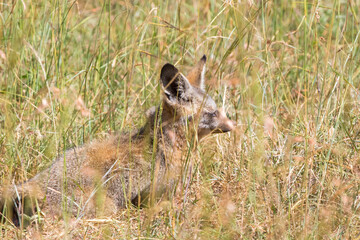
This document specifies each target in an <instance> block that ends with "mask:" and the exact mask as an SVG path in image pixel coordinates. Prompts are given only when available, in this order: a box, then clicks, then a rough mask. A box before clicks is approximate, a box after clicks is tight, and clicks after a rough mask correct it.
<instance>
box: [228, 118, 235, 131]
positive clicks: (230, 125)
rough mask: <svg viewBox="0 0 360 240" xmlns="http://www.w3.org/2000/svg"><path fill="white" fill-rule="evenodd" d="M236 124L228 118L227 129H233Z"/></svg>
mask: <svg viewBox="0 0 360 240" xmlns="http://www.w3.org/2000/svg"><path fill="white" fill-rule="evenodd" d="M235 126H236V122H235V121H233V120H229V129H230V131H231V130H233V129H234V128H235Z"/></svg>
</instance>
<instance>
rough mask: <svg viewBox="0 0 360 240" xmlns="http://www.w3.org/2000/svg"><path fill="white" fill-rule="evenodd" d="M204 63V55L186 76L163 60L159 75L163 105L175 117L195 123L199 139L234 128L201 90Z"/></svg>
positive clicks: (202, 88)
mask: <svg viewBox="0 0 360 240" xmlns="http://www.w3.org/2000/svg"><path fill="white" fill-rule="evenodd" d="M205 63H206V56H205V55H204V56H203V57H202V58H201V59H200V61H199V62H198V64H197V65H196V66H195V67H194V68H193V69H192V70H191V71H190V73H189V74H188V75H187V76H184V75H183V74H182V73H181V72H180V71H179V70H178V69H177V68H176V67H174V66H173V65H172V64H169V63H167V64H165V65H164V66H163V68H162V69H161V74H160V79H161V82H162V87H163V90H164V102H165V104H166V105H167V106H169V107H170V108H171V109H173V110H174V112H175V113H176V115H177V116H181V117H183V118H184V119H187V120H188V121H189V122H191V123H194V124H196V125H197V134H198V137H199V138H202V137H204V136H206V135H208V134H212V133H224V132H229V131H231V130H233V129H234V127H235V122H234V121H231V120H230V119H228V118H227V117H226V114H225V113H224V111H222V110H221V109H218V108H217V106H216V103H215V101H214V100H213V99H212V98H211V97H210V96H209V95H208V94H207V92H206V91H205V77H204V75H205Z"/></svg>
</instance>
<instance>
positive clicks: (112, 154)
mask: <svg viewBox="0 0 360 240" xmlns="http://www.w3.org/2000/svg"><path fill="white" fill-rule="evenodd" d="M205 62H206V57H205V55H204V56H203V57H202V58H201V60H200V61H199V63H198V64H197V65H196V66H195V67H194V68H193V70H191V71H190V73H189V74H188V76H187V77H185V76H184V75H183V74H181V73H180V72H179V71H178V69H176V68H175V67H174V66H173V65H171V64H165V65H164V66H163V68H162V70H161V74H160V79H161V81H160V82H161V84H162V87H163V101H162V104H160V106H159V107H157V108H155V107H153V108H152V109H150V110H149V111H148V113H147V122H146V124H145V126H143V127H142V128H140V129H139V130H137V131H135V132H133V133H127V134H121V135H115V136H111V137H109V138H108V139H107V140H105V141H95V142H93V143H90V144H86V145H83V146H81V147H77V148H73V149H69V150H67V151H66V152H65V153H64V154H63V155H62V156H59V157H58V158H56V160H55V161H54V163H53V164H52V165H51V166H50V167H49V168H48V169H46V170H44V171H42V172H40V173H39V174H37V175H36V176H35V177H34V178H32V179H30V180H29V181H27V182H25V183H23V184H19V185H17V186H13V187H12V188H11V189H10V190H7V191H6V190H4V189H3V193H2V195H3V196H2V199H3V200H2V203H1V205H2V209H3V213H9V215H10V217H9V218H10V219H12V221H13V222H14V223H15V224H16V225H18V224H20V222H21V221H20V216H21V214H22V213H24V214H28V215H31V214H32V213H33V212H34V208H35V206H40V209H41V210H42V211H45V212H47V213H49V214H59V213H61V211H64V209H65V210H66V211H68V212H71V213H72V214H78V215H79V214H80V215H83V214H87V215H88V216H91V215H93V214H97V213H98V212H102V213H104V214H106V213H111V212H116V211H117V210H118V209H120V208H124V207H125V206H126V205H127V204H128V203H130V202H132V203H136V204H141V203H144V202H145V203H146V202H147V201H149V200H150V201H151V199H153V197H155V196H161V195H162V194H163V193H164V192H166V191H173V186H174V185H175V183H176V180H177V179H178V178H179V175H180V174H181V168H182V165H183V163H184V159H185V158H186V154H187V150H188V145H187V140H189V139H190V138H195V140H196V141H198V140H199V139H201V138H202V137H204V136H206V135H208V134H211V133H222V132H228V131H231V130H232V129H233V128H234V122H233V121H231V120H229V119H228V118H227V117H226V115H225V114H224V113H223V112H222V111H220V110H218V109H217V107H216V104H215V102H214V101H213V100H212V99H211V97H210V96H209V95H208V94H207V93H206V92H205V89H204V73H205ZM6 192H7V194H6ZM16 199H18V200H17V201H16ZM5 200H6V201H5ZM25 202H30V204H29V203H25ZM4 206H6V207H7V209H8V210H4ZM26 206H30V207H27V208H26ZM25 208H26V209H27V210H26V209H25ZM11 215H12V216H11Z"/></svg>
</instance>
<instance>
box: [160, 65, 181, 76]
mask: <svg viewBox="0 0 360 240" xmlns="http://www.w3.org/2000/svg"><path fill="white" fill-rule="evenodd" d="M176 72H178V70H177V68H176V67H175V66H174V65H172V64H170V63H166V64H165V65H164V66H163V67H162V69H161V73H160V77H161V78H162V77H164V76H166V75H170V74H174V73H176Z"/></svg>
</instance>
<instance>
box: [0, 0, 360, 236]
mask: <svg viewBox="0 0 360 240" xmlns="http://www.w3.org/2000/svg"><path fill="white" fill-rule="evenodd" d="M359 9H360V1H359V0H347V1H345V0H333V1H316V0H313V1H310V0H305V1H293V0H290V1H287V0H273V1H271V0H268V1H266V0H248V1H215V0H200V1H181V0H174V1H155V0H154V1H135V0H133V1H115V0H105V1H95V0H89V1H85V0H78V1H73V0H69V1H66V0H53V1H30V0H14V1H2V2H1V3H0V11H1V13H0V17H1V20H0V181H1V185H5V184H8V183H11V182H13V181H15V182H21V181H25V180H27V179H29V178H31V177H32V176H34V175H35V174H36V173H38V172H39V171H41V170H43V169H44V168H46V167H47V166H49V165H50V164H51V161H52V159H53V158H54V157H55V156H56V155H58V154H61V153H62V152H63V151H64V150H65V149H67V148H70V147H74V146H78V145H81V144H83V143H85V142H89V141H91V140H92V139H95V138H102V137H106V135H108V134H109V133H116V132H120V131H122V130H129V129H133V128H138V127H140V126H141V125H142V124H143V123H144V122H145V120H146V119H145V117H144V112H145V111H146V109H148V108H149V107H151V106H153V105H156V104H158V103H159V102H160V98H161V94H160V93H161V91H160V86H159V84H158V82H159V72H160V69H161V67H162V65H163V64H164V63H166V62H170V63H173V64H176V66H177V67H178V68H180V69H181V70H182V71H183V72H184V73H186V72H187V71H188V70H189V69H190V67H191V66H192V65H194V63H196V62H197V60H198V59H199V58H200V57H201V56H202V55H203V54H206V55H207V57H208V62H207V69H208V70H207V73H206V77H207V80H208V82H207V83H208V86H209V87H210V94H211V95H212V96H213V98H214V99H215V100H216V101H217V103H218V105H219V106H222V107H224V108H225V109H226V111H227V113H228V114H229V116H230V117H231V118H232V119H233V120H236V121H237V123H238V127H237V128H236V130H235V131H233V132H232V133H230V134H228V135H225V134H223V135H218V136H213V137H210V138H208V139H206V140H204V141H203V142H202V144H201V145H200V146H199V148H198V150H197V151H196V152H195V153H194V154H193V155H194V156H193V158H194V160H195V163H196V164H195V168H194V171H193V176H192V178H191V179H192V180H191V186H190V189H191V190H190V192H189V193H187V192H186V194H185V193H180V195H181V194H183V195H182V196H180V197H179V199H181V200H179V201H178V204H170V206H167V207H163V208H160V209H156V210H153V209H151V210H149V209H135V208H134V209H125V210H124V212H122V213H119V214H117V215H115V216H109V217H108V218H106V219H93V220H91V219H90V220H87V219H82V220H81V221H79V222H76V223H72V222H71V221H70V222H69V221H63V220H62V219H61V218H60V219H47V218H46V217H45V220H44V221H43V222H42V224H40V226H39V225H35V226H32V227H30V228H28V229H27V230H26V231H22V230H17V229H14V228H12V227H11V226H5V227H4V228H3V230H2V232H1V233H0V235H1V236H2V238H27V239H34V238H39V239H63V238H66V237H67V238H79V239H80V238H95V239H99V238H110V239H112V238H146V239H169V238H170V239H171V238H175V239H239V238H245V239H251V238H253V239H272V238H280V239H303V238H307V239H308V238H310V239H313V238H315V239H322V238H326V239H341V238H344V239H350V238H352V239H358V238H359V236H360V220H359V217H360V215H359V207H360V197H359V181H360V167H359V163H360V155H359V149H360V119H359V118H360V94H359V91H360V81H359V74H360V68H359V63H360V62H359V60H360V59H359V58H360V54H359V39H358V38H359V34H360V27H359V26H360V24H359V23H360V22H359V21H360V20H359V18H360V15H359ZM149 211H151V214H149Z"/></svg>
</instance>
